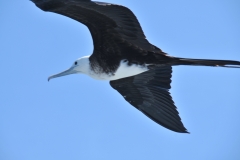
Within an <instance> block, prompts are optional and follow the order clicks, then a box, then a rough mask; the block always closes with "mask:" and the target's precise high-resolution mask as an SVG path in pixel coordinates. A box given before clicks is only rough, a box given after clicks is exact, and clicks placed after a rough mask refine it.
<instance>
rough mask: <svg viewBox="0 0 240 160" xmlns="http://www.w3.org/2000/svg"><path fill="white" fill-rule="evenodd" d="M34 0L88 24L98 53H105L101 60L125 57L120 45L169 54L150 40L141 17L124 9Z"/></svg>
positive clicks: (84, 0) (85, 1)
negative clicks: (122, 55)
mask: <svg viewBox="0 0 240 160" xmlns="http://www.w3.org/2000/svg"><path fill="white" fill-rule="evenodd" d="M31 1H33V2H34V3H35V4H36V5H37V6H38V7H39V8H41V9H42V10H44V11H50V12H55V13H58V14H61V15H64V16H67V17H70V18H72V19H74V20H77V21H78V22H81V23H83V24H85V25H86V26H87V27H88V29H89V30H90V32H91V35H92V38H93V43H94V54H101V55H96V56H101V58H104V56H106V55H104V54H107V56H108V55H109V53H111V54H113V56H121V54H125V53H123V52H120V49H119V45H120V44H121V45H125V47H132V48H134V49H137V50H139V51H152V52H159V53H160V54H165V53H162V52H161V50H160V49H159V48H157V47H155V46H153V45H152V44H150V43H149V42H148V41H147V39H146V37H145V35H144V33H143V31H142V28H141V26H140V24H139V22H138V20H137V18H136V17H135V15H134V14H133V13H132V11H131V10H129V9H128V8H126V7H124V6H120V5H115V4H110V3H104V2H93V1H90V0H31ZM120 48H123V46H121V47H120ZM103 51H104V52H103ZM105 52H107V53H105ZM139 54H141V52H139Z"/></svg>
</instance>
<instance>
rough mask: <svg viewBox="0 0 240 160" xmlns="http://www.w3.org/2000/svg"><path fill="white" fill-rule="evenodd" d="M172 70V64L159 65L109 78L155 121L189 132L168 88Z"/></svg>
mask: <svg viewBox="0 0 240 160" xmlns="http://www.w3.org/2000/svg"><path fill="white" fill-rule="evenodd" d="M171 72H172V68H171V66H165V67H157V68H154V69H151V70H149V71H147V72H144V73H141V74H139V75H136V76H132V77H127V78H122V79H118V80H114V81H110V85H111V86H112V87H113V88H114V89H116V90H117V91H118V92H119V93H120V94H121V95H122V96H123V97H124V98H125V100H126V101H128V102H129V103H130V104H131V105H133V106H134V107H135V108H137V109H138V110H140V111H141V112H143V113H144V114H145V115H146V116H148V117H149V118H151V119H152V120H153V121H155V122H156V123H158V124H160V125H162V126H163V127H166V128H168V129H170V130H172V131H175V132H181V133H188V132H187V130H186V128H185V127H184V126H183V123H182V122H181V118H180V117H179V115H178V111H177V110H176V106H175V105H174V102H173V100H172V97H171V95H170V93H169V91H168V90H169V89H170V88H171V87H170V83H171Z"/></svg>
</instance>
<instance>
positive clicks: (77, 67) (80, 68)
mask: <svg viewBox="0 0 240 160" xmlns="http://www.w3.org/2000/svg"><path fill="white" fill-rule="evenodd" d="M89 70H90V64H89V56H84V57H81V58H79V59H77V60H76V61H74V62H73V64H72V66H71V67H70V68H69V69H67V70H65V71H63V72H60V73H58V74H54V75H52V76H50V77H48V81H50V80H51V79H53V78H57V77H62V76H66V75H69V74H76V73H85V74H87V73H88V72H89Z"/></svg>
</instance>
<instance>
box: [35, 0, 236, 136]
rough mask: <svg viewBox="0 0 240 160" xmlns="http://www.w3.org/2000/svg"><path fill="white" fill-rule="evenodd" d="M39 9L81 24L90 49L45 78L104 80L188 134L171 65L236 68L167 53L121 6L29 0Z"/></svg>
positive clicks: (71, 0) (75, 0) (87, 0)
mask: <svg viewBox="0 0 240 160" xmlns="http://www.w3.org/2000/svg"><path fill="white" fill-rule="evenodd" d="M31 1H32V2H34V3H35V4H36V6H37V7H39V8H40V9H42V10H43V11H49V12H54V13H58V14H61V15H64V16H67V17H70V18H72V19H74V20H76V21H78V22H81V23H83V24H84V25H86V26H87V27H88V29H89V31H90V33H91V35H92V39H93V44H94V51H93V53H92V55H90V56H84V57H81V58H79V59H77V60H76V61H74V63H73V64H72V66H71V67H70V68H69V69H68V70H66V71H63V72H61V73H58V74H55V75H52V76H50V77H49V78H48V80H50V79H52V78H56V77H60V76H65V75H69V74H75V73H83V74H87V75H89V76H90V77H92V78H94V79H98V80H108V81H110V85H111V87H112V88H114V89H115V90H117V91H118V92H119V93H120V94H121V95H122V96H123V97H124V98H125V100H126V101H127V102H129V103H130V104H131V105H132V106H134V107H135V108H137V109H138V110H139V111H141V112H142V113H144V114H145V115H146V116H148V117H149V118H150V119H152V120H153V121H155V122H156V123H158V124H160V125H162V126H163V127H165V128H167V129H170V130H172V131H175V132H180V133H188V131H187V129H186V128H185V127H184V125H183V123H182V122H181V118H180V116H179V113H178V111H177V109H176V106H175V104H174V102H173V100H172V97H171V95H170V92H169V89H170V88H171V86H170V83H171V73H172V66H177V65H194V66H213V67H217V66H220V67H231V68H233V67H235V68H240V61H232V60H210V59H190V58H180V57H173V56H170V55H168V54H167V53H165V52H163V51H162V50H161V49H159V48H158V47H156V46H154V45H153V44H151V43H149V41H148V40H147V39H146V37H145V35H144V33H143V30H142V28H141V26H140V24H139V22H138V20H137V18H136V17H135V15H134V14H133V12H132V11H131V10H130V9H128V8H127V7H124V6H121V5H116V4H111V3H105V2H94V1H91V0H31Z"/></svg>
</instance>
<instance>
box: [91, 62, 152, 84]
mask: <svg viewBox="0 0 240 160" xmlns="http://www.w3.org/2000/svg"><path fill="white" fill-rule="evenodd" d="M127 63H128V62H126V61H125V62H124V61H123V60H122V61H121V62H120V66H119V67H118V69H117V70H116V72H115V73H114V74H113V75H108V74H106V73H101V74H96V73H95V72H93V71H91V72H90V74H89V76H90V77H92V78H94V79H98V80H116V79H121V78H125V77H130V76H134V75H137V74H140V73H143V72H146V71H148V68H147V65H136V64H132V65H130V66H129V65H128V64H127Z"/></svg>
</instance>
